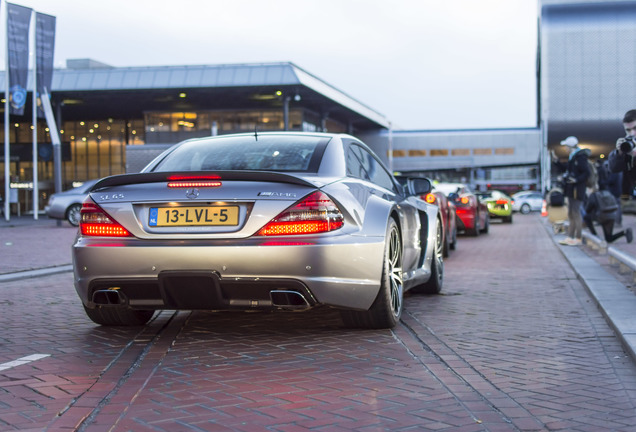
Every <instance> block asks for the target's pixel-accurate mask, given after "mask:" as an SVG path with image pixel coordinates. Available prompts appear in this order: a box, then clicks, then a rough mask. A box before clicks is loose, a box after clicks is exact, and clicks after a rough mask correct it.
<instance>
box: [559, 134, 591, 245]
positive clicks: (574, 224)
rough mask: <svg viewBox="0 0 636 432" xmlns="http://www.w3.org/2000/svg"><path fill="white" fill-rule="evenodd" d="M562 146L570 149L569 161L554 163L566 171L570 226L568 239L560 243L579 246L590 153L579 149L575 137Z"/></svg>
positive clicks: (564, 142) (571, 137) (565, 189)
mask: <svg viewBox="0 0 636 432" xmlns="http://www.w3.org/2000/svg"><path fill="white" fill-rule="evenodd" d="M561 145H562V146H565V147H567V148H568V149H569V152H570V156H569V157H568V161H567V162H559V161H558V160H554V159H556V158H553V161H554V163H555V164H556V165H557V167H559V168H560V169H561V171H564V174H563V188H564V193H565V196H566V197H567V199H568V221H569V226H568V237H567V238H565V239H563V240H561V241H560V242H559V243H561V244H564V245H568V246H578V245H580V244H581V237H582V231H583V216H582V215H581V208H582V206H583V202H584V201H585V198H586V195H585V189H586V182H587V178H588V177H589V175H590V168H589V166H588V162H587V160H588V158H589V155H590V151H589V150H588V149H583V148H581V147H579V140H578V139H577V138H576V137H574V136H569V137H567V138H566V139H564V140H563V141H561Z"/></svg>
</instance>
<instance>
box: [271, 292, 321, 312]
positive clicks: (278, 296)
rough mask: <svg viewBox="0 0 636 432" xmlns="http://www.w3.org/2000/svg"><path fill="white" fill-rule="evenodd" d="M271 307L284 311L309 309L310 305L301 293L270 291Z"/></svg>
mask: <svg viewBox="0 0 636 432" xmlns="http://www.w3.org/2000/svg"><path fill="white" fill-rule="evenodd" d="M269 297H270V299H271V300H272V305H273V306H275V307H280V308H285V309H309V308H310V307H311V305H310V304H309V302H308V301H307V299H306V298H305V296H303V295H302V294H301V293H299V292H297V291H287V290H272V291H270V292H269Z"/></svg>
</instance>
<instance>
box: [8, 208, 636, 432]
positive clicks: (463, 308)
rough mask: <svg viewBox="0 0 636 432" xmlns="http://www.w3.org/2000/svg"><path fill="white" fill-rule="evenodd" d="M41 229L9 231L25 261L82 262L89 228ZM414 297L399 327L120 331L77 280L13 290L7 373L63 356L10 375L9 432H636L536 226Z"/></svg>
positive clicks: (454, 259) (614, 344) (609, 346)
mask: <svg viewBox="0 0 636 432" xmlns="http://www.w3.org/2000/svg"><path fill="white" fill-rule="evenodd" d="M39 226H40V228H39V229H37V230H36V229H35V228H34V227H29V228H24V227H22V228H18V227H16V228H15V230H16V231H17V230H20V229H22V230H25V229H26V230H27V231H29V235H31V234H33V236H32V237H29V238H30V240H29V241H28V242H26V244H23V243H21V242H22V241H24V238H23V237H22V236H19V235H18V236H17V237H14V238H13V239H12V240H10V241H7V240H5V239H7V238H9V234H5V233H8V232H9V231H11V230H13V229H10V228H0V235H1V236H2V244H5V243H6V242H11V243H12V245H11V246H6V245H5V246H3V248H2V249H1V251H2V257H3V260H2V261H5V262H6V263H11V262H13V261H14V259H13V255H9V254H10V252H9V251H14V250H16V249H20V256H21V257H22V258H20V259H19V260H17V261H19V262H18V263H17V264H16V263H13V264H10V268H15V267H14V266H18V267H20V265H22V266H23V267H24V268H33V266H37V265H38V263H37V262H36V261H38V259H37V258H36V257H37V256H38V255H40V254H43V255H44V256H46V257H47V258H46V259H43V261H41V262H46V263H49V258H48V257H50V256H53V257H54V262H56V263H59V264H65V263H68V262H69V261H66V262H65V261H64V256H63V255H64V254H66V253H68V255H66V256H67V257H70V249H67V246H70V242H71V241H72V237H73V235H74V233H73V229H70V228H65V227H57V226H53V225H51V224H47V223H44V222H41V223H40V225H39ZM36 232H37V233H39V234H35V233H36ZM11 235H13V234H11ZM49 235H50V236H51V238H52V239H54V240H52V241H51V242H50V243H51V247H50V248H46V247H36V246H35V245H36V244H38V243H37V242H38V241H39V240H42V239H45V238H46V237H47V236H49ZM38 239H39V240H38ZM66 242H68V244H65V243H66ZM16 245H17V246H18V247H17V248H16V249H9V248H13V247H15V246H16ZM23 248H26V249H29V248H30V249H31V251H30V252H28V251H22V249H23ZM58 248H59V250H60V251H58V252H57V253H55V252H54V251H53V250H54V249H58ZM34 249H35V250H34ZM64 251H68V252H64ZM6 263H5V264H3V267H0V268H1V269H4V270H0V273H2V271H5V272H6V269H7V268H9V264H6ZM20 263H21V264H20ZM405 304H406V310H405V314H404V317H403V322H402V324H401V325H399V326H398V327H397V328H396V329H395V330H393V331H387V330H381V331H361V330H355V331H353V330H348V329H345V328H343V327H342V325H341V323H340V320H339V318H338V315H337V314H335V313H334V312H332V311H330V310H314V311H312V312H309V313H284V314H283V313H274V314H272V313H251V314H246V313H222V314H215V313H209V312H195V313H190V312H179V313H175V312H170V311H167V312H163V313H162V314H160V315H158V317H157V318H156V319H155V320H154V321H153V322H152V323H151V324H150V325H148V326H147V327H146V328H133V329H122V328H116V329H112V328H111V329H107V328H101V327H98V326H95V325H93V324H92V323H91V322H90V321H89V320H88V319H87V318H86V317H85V316H84V312H83V310H82V307H81V305H80V303H79V301H78V299H77V296H76V294H75V292H74V290H73V288H72V275H71V274H70V273H62V274H56V275H52V276H48V277H40V278H32V279H24V280H20V281H11V282H4V283H0V317H2V318H1V319H0V330H1V333H0V369H1V367H2V365H3V364H6V363H8V362H12V361H15V360H16V359H19V358H23V357H25V356H29V355H33V354H48V355H49V356H48V357H44V358H41V359H39V360H35V361H32V362H30V363H26V364H22V365H18V366H15V367H11V368H8V369H4V370H0V431H5V430H23V431H25V430H33V431H36V430H37V431H41V430H50V431H63V430H86V431H111V430H112V431H128V430H131V431H260V430H263V431H265V430H267V431H302V430H312V431H340V430H342V431H344V430H358V431H381V430H382V431H384V430H391V431H400V430H405V431H406V430H431V431H534V430H536V431H605V430H608V431H609V430H616V431H628V430H635V429H636V409H635V408H636V407H635V406H636V367H635V365H634V363H633V361H632V360H631V358H630V357H628V356H627V355H626V354H625V352H624V351H623V349H622V348H621V345H620V343H619V341H618V340H617V338H616V337H615V335H614V334H613V333H612V331H611V330H610V328H609V326H608V325H607V323H606V322H605V320H604V319H603V317H602V315H601V313H600V312H599V310H598V309H597V308H596V306H595V305H594V304H593V302H591V301H590V299H589V297H588V295H587V293H586V292H585V290H584V288H583V287H582V286H581V283H580V282H579V281H578V280H577V278H576V276H575V273H574V272H573V270H572V268H570V266H569V264H568V263H567V261H566V260H565V259H564V257H563V255H562V254H561V252H560V251H559V249H558V247H557V246H555V244H554V243H553V241H552V239H551V238H550V237H549V235H548V234H547V231H546V229H545V227H544V226H543V222H542V220H541V219H540V218H539V217H538V216H537V215H528V216H521V215H519V216H515V221H514V223H513V224H512V225H509V224H494V223H493V225H492V226H491V232H490V234H488V235H487V236H481V237H478V238H467V237H462V238H460V239H459V242H458V248H457V250H456V251H454V252H453V253H452V254H451V257H450V258H449V259H447V260H446V280H445V285H444V291H443V295H438V296H415V295H413V296H408V298H407V299H406V302H405Z"/></svg>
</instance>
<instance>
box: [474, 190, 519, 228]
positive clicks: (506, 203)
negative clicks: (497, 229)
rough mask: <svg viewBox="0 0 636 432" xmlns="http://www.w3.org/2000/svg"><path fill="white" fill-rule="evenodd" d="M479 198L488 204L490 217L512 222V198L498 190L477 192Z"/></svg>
mask: <svg viewBox="0 0 636 432" xmlns="http://www.w3.org/2000/svg"><path fill="white" fill-rule="evenodd" d="M476 195H477V196H478V197H479V200H480V201H481V202H483V203H485V204H486V205H487V206H488V214H489V215H490V218H491V219H493V218H494V219H501V220H502V221H504V222H507V223H512V198H510V197H509V196H508V195H506V194H505V193H503V192H501V191H498V190H489V191H486V192H477V194H476Z"/></svg>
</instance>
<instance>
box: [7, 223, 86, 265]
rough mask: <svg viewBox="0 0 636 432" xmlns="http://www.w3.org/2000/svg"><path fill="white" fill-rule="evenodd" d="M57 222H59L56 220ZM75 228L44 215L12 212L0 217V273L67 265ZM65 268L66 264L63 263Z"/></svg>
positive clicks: (75, 231) (69, 260)
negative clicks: (8, 216)
mask: <svg viewBox="0 0 636 432" xmlns="http://www.w3.org/2000/svg"><path fill="white" fill-rule="evenodd" d="M59 222H61V223H59ZM76 233H77V228H76V227H73V226H71V225H70V224H69V223H68V222H66V221H57V220H54V219H49V218H48V217H47V216H46V215H45V216H40V217H39V218H38V220H34V219H33V216H32V215H30V216H19V217H18V216H13V217H11V220H10V221H9V222H7V221H6V220H4V219H1V220H0V275H3V274H8V273H14V272H23V271H31V270H35V269H43V268H45V269H49V270H51V271H53V272H55V270H60V268H59V267H61V266H67V267H68V266H70V265H71V246H72V244H73V240H74V239H75V235H76ZM65 268H66V267H65Z"/></svg>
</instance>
